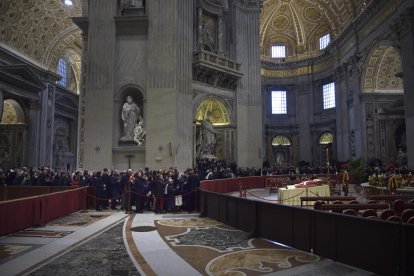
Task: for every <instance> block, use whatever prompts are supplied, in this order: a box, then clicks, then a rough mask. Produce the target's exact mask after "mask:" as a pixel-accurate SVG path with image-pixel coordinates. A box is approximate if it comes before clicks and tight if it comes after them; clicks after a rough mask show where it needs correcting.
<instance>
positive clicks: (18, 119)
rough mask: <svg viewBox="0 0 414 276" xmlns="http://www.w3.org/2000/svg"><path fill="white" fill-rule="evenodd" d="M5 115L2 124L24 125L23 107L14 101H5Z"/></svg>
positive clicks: (0, 121) (0, 122)
mask: <svg viewBox="0 0 414 276" xmlns="http://www.w3.org/2000/svg"><path fill="white" fill-rule="evenodd" d="M3 105H4V106H3V115H2V117H1V120H0V124H12V125H15V124H24V123H25V119H24V113H23V109H22V108H21V106H20V105H19V104H18V103H17V102H16V101H14V100H5V101H4V104H3Z"/></svg>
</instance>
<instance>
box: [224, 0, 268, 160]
mask: <svg viewBox="0 0 414 276" xmlns="http://www.w3.org/2000/svg"><path fill="white" fill-rule="evenodd" d="M232 14H233V16H234V21H233V24H234V26H233V33H234V41H235V44H234V46H233V47H234V49H233V50H234V52H235V59H236V61H237V62H240V63H241V64H242V65H241V73H243V77H242V78H241V79H240V80H239V82H238V85H237V91H236V95H237V162H238V165H240V166H248V167H253V166H254V167H256V168H257V167H261V166H262V164H263V154H264V152H265V149H264V148H263V137H262V135H263V131H262V128H263V123H262V99H261V76H260V49H259V15H260V1H249V3H245V1H242V0H238V1H236V7H235V11H234V13H232Z"/></svg>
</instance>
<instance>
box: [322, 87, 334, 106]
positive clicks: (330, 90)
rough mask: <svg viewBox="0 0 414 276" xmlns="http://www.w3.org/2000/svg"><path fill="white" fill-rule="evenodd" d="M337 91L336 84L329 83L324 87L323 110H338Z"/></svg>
mask: <svg viewBox="0 0 414 276" xmlns="http://www.w3.org/2000/svg"><path fill="white" fill-rule="evenodd" d="M335 96H336V89H335V82H329V83H325V84H323V85H322V107H323V110H330V109H335V108H336V99H335Z"/></svg>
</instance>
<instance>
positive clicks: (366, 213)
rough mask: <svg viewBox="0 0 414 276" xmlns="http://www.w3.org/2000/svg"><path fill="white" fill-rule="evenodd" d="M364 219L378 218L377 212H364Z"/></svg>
mask: <svg viewBox="0 0 414 276" xmlns="http://www.w3.org/2000/svg"><path fill="white" fill-rule="evenodd" d="M361 215H362V216H363V217H365V218H367V217H377V216H378V215H377V211H375V210H374V209H367V210H365V211H363V212H362V214H361Z"/></svg>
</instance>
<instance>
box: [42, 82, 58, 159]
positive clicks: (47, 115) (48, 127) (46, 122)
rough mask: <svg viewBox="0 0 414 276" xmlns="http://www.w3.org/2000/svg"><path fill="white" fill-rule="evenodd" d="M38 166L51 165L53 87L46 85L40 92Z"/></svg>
mask: <svg viewBox="0 0 414 276" xmlns="http://www.w3.org/2000/svg"><path fill="white" fill-rule="evenodd" d="M40 102H41V117H40V122H39V124H40V129H39V130H40V142H39V148H38V149H39V166H44V165H46V166H50V165H51V164H52V149H51V148H52V145H53V127H52V126H53V120H54V107H55V87H54V86H53V85H51V84H48V85H47V86H46V88H45V89H44V90H43V91H42V92H41V99H40Z"/></svg>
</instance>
